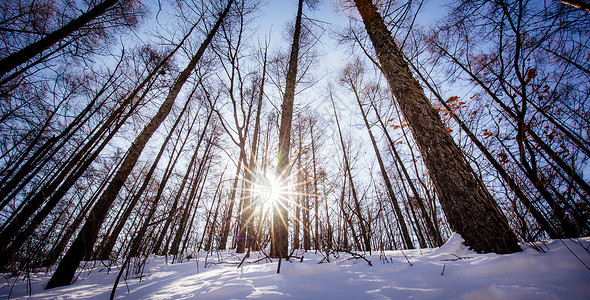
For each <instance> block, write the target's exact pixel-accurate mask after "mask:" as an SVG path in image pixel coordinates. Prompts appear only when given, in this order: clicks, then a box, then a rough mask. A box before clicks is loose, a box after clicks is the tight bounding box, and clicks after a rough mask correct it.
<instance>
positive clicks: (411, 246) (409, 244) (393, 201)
mask: <svg viewBox="0 0 590 300" xmlns="http://www.w3.org/2000/svg"><path fill="white" fill-rule="evenodd" d="M349 84H350V87H351V88H352V91H353V92H354V95H355V98H356V102H357V103H358V105H359V110H360V111H361V115H362V116H363V120H364V122H365V127H366V128H367V131H368V133H369V137H370V138H371V144H372V145H373V150H375V156H376V157H377V162H378V163H379V170H380V171H381V176H382V177H383V181H384V182H385V188H386V190H387V195H388V196H389V201H390V202H391V204H392V206H393V208H394V210H395V214H396V215H397V218H398V220H399V224H400V227H401V230H402V237H403V239H404V244H405V246H406V248H407V249H414V244H413V243H412V238H411V237H410V234H409V232H408V227H407V225H406V221H405V220H404V217H403V215H402V211H401V209H400V207H399V203H398V201H397V197H395V193H394V192H393V187H392V186H391V181H390V180H389V176H388V175H387V170H386V169H385V164H384V163H383V159H382V158H381V153H380V152H379V147H377V142H376V141H375V137H374V136H373V132H372V131H371V126H370V125H369V121H368V120H367V114H366V113H365V110H364V109H363V105H362V103H361V99H360V95H359V93H358V91H357V89H356V86H355V84H354V82H353V81H352V80H350V81H349Z"/></svg>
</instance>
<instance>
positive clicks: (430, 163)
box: [355, 0, 522, 253]
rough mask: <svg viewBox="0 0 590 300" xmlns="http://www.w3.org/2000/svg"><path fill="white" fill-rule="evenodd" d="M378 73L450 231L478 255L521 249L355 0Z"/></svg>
mask: <svg viewBox="0 0 590 300" xmlns="http://www.w3.org/2000/svg"><path fill="white" fill-rule="evenodd" d="M355 4H356V7H357V9H358V11H359V13H360V15H361V17H362V19H363V22H364V24H365V29H366V30H367V33H368V34H369V37H370V39H371V42H372V44H373V47H374V48H375V52H376V53H377V57H378V59H379V62H380V63H381V66H382V68H381V70H382V72H383V75H384V76H385V78H386V79H387V82H388V84H389V87H390V89H391V90H392V92H393V94H394V95H395V97H396V100H397V101H398V103H399V105H400V108H401V110H402V112H403V114H404V116H405V118H406V120H407V121H408V124H409V125H410V128H411V130H412V132H413V134H414V138H415V139H416V143H417V144H418V148H419V149H420V152H421V153H422V155H423V157H424V163H425V164H426V167H427V168H428V171H429V173H430V176H431V178H432V181H433V183H434V185H435V187H436V190H437V192H438V195H439V201H440V203H441V205H442V207H443V210H444V211H445V214H446V216H447V220H448V222H449V225H450V226H451V228H452V229H453V230H454V231H456V232H458V233H459V234H461V235H462V237H463V238H464V239H465V242H466V244H467V245H468V246H470V247H471V248H473V249H474V250H475V251H478V252H496V253H513V252H518V251H522V249H520V247H519V246H518V240H517V238H516V236H515V235H514V233H513V232H512V231H511V229H510V227H509V226H508V221H507V219H506V217H505V216H504V214H503V213H502V212H501V210H500V208H499V207H498V205H497V203H496V202H495V201H494V199H493V198H492V197H491V195H490V194H489V193H488V192H487V190H485V189H484V188H483V187H482V186H481V185H480V184H481V183H480V182H479V181H478V180H477V179H476V177H475V175H474V174H473V170H472V169H471V167H470V166H469V165H468V163H467V161H466V160H465V159H464V157H463V154H462V152H461V150H460V149H459V147H458V146H457V145H456V144H455V142H454V141H453V139H452V137H451V136H450V135H449V134H448V133H447V132H446V130H445V128H444V126H443V124H442V122H441V120H440V118H439V116H438V114H437V113H436V111H435V110H434V108H433V107H432V105H431V104H430V103H429V102H428V99H427V98H426V96H425V95H424V91H423V90H422V87H421V86H420V84H419V83H418V81H416V79H414V77H413V76H412V73H411V71H410V69H409V67H408V64H407V63H406V62H405V60H404V58H403V54H402V52H401V50H400V49H399V47H398V46H397V44H396V42H395V41H394V39H393V36H392V35H391V32H390V31H389V30H388V29H387V26H386V25H385V23H384V22H383V19H382V18H381V16H380V15H379V13H378V12H377V8H376V7H375V6H374V5H373V3H372V2H371V1H370V0H355Z"/></svg>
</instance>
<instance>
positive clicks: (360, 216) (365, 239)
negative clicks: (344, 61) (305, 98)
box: [330, 93, 371, 252]
mask: <svg viewBox="0 0 590 300" xmlns="http://www.w3.org/2000/svg"><path fill="white" fill-rule="evenodd" d="M330 100H332V109H333V110H334V117H335V118H336V127H337V128H338V136H339V137H340V145H341V146H342V154H343V155H344V168H345V169H346V174H348V181H350V189H351V194H352V199H353V200H354V208H355V209H354V212H355V214H356V216H357V218H358V220H359V227H360V230H361V235H362V236H363V242H364V251H369V252H371V239H370V237H369V232H368V230H367V224H366V220H365V218H364V216H363V214H362V210H361V204H360V201H359V199H358V196H357V192H356V188H355V186H354V181H353V180H352V170H351V167H350V162H349V160H348V154H347V153H346V145H345V144H344V137H343V136H342V130H341V129H340V121H339V120H338V114H337V113H336V105H335V104H334V99H333V98H332V94H331V93H330ZM358 247H359V250H360V248H361V247H360V244H358Z"/></svg>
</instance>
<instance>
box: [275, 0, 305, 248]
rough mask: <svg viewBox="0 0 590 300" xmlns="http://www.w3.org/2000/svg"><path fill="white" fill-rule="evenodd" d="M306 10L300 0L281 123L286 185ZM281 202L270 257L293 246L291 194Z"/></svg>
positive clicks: (282, 171)
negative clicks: (289, 197)
mask: <svg viewBox="0 0 590 300" xmlns="http://www.w3.org/2000/svg"><path fill="white" fill-rule="evenodd" d="M302 12H303V0H299V4H298V6H297V17H296V19H295V32H294V33H293V44H292V45H291V54H290V57H289V69H288V71H287V79H286V87H285V95H284V97H283V104H282V105H281V125H280V128H279V153H278V164H277V174H278V178H279V180H280V182H281V184H283V185H284V186H285V187H286V186H287V182H288V178H289V150H290V149H291V121H292V119H293V101H294V100H295V85H296V84H297V61H298V59H299V36H300V35H301V17H302ZM281 198H282V199H280V201H279V203H278V204H277V205H275V207H274V210H273V230H272V231H273V233H272V243H271V247H270V257H284V258H286V257H287V255H288V249H289V220H288V219H289V210H288V201H287V200H288V199H287V195H282V197H281Z"/></svg>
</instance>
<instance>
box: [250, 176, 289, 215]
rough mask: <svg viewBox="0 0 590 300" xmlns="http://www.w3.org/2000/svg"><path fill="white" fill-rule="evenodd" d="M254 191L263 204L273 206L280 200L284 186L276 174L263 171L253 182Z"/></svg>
mask: <svg viewBox="0 0 590 300" xmlns="http://www.w3.org/2000/svg"><path fill="white" fill-rule="evenodd" d="M254 191H255V192H256V195H257V196H258V198H259V199H260V201H261V202H262V205H263V206H267V207H269V208H273V207H275V206H276V205H278V204H279V203H280V202H281V201H282V197H284V192H285V188H284V187H283V186H282V184H281V183H280V181H279V180H278V178H277V177H276V176H274V175H273V174H271V173H265V174H262V175H261V176H260V177H259V178H258V179H257V180H256V182H255V183H254Z"/></svg>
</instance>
